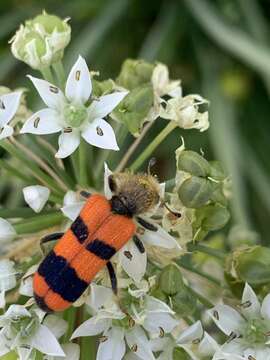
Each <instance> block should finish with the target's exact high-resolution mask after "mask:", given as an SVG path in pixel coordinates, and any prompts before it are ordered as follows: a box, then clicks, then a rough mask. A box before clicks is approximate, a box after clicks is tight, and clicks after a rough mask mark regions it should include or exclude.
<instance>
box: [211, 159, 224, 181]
mask: <svg viewBox="0 0 270 360" xmlns="http://www.w3.org/2000/svg"><path fill="white" fill-rule="evenodd" d="M209 164H210V171H209V174H208V176H210V177H211V178H213V179H215V180H217V181H223V180H225V178H226V175H225V173H224V170H223V168H222V166H221V163H220V162H219V161H209Z"/></svg>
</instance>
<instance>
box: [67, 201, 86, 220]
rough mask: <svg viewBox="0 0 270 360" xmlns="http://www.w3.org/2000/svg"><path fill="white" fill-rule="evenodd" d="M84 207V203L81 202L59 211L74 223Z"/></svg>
mask: <svg viewBox="0 0 270 360" xmlns="http://www.w3.org/2000/svg"><path fill="white" fill-rule="evenodd" d="M84 205H85V203H84V202H83V201H80V202H78V203H77V204H73V205H66V206H63V207H61V211H62V213H63V214H64V215H65V216H66V217H67V218H69V219H70V220H72V221H74V220H75V219H76V218H77V217H78V215H79V214H80V212H81V209H82V208H83V206H84Z"/></svg>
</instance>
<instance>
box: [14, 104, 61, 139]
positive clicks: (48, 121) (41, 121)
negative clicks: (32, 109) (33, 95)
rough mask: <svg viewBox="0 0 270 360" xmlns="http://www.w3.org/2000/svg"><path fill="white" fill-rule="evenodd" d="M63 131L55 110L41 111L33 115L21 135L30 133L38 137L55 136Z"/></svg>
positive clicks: (25, 124)
mask: <svg viewBox="0 0 270 360" xmlns="http://www.w3.org/2000/svg"><path fill="white" fill-rule="evenodd" d="M61 130H62V126H61V125H60V124H59V115H58V114H57V112H56V111H55V110H53V109H43V110H39V111H38V112H36V113H35V114H33V115H32V116H31V117H30V118H29V119H28V120H26V122H25V123H24V125H23V127H22V128H21V131H20V132H21V134H25V133H30V134H37V135H46V134H54V133H56V132H58V131H61Z"/></svg>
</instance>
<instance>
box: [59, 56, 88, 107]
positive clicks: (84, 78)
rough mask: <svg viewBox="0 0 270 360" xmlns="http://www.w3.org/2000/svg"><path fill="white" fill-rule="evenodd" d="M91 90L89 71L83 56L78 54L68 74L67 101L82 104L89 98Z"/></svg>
mask: <svg viewBox="0 0 270 360" xmlns="http://www.w3.org/2000/svg"><path fill="white" fill-rule="evenodd" d="M91 92H92V82H91V77H90V72H89V70H88V66H87V64H86V61H85V60H84V58H83V57H81V56H79V57H78V60H77V61H76V63H75V64H74V65H73V67H72V69H71V71H70V73H69V75H68V79H67V83H66V91H65V93H66V97H67V98H68V99H69V101H72V102H77V103H81V104H84V103H85V102H86V101H87V100H88V99H89V96H90V95H91Z"/></svg>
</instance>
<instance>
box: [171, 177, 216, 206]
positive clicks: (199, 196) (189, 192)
mask: <svg viewBox="0 0 270 360" xmlns="http://www.w3.org/2000/svg"><path fill="white" fill-rule="evenodd" d="M212 193H213V187H212V183H211V182H210V181H209V180H207V179H203V178H201V177H197V176H192V177H190V178H188V179H186V180H185V181H184V182H183V183H182V184H181V185H180V187H179V189H178V195H179V198H180V200H181V201H182V203H183V205H184V206H186V207H188V208H199V207H201V206H203V205H205V204H206V203H207V202H208V201H209V200H210V198H211V195H212Z"/></svg>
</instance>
